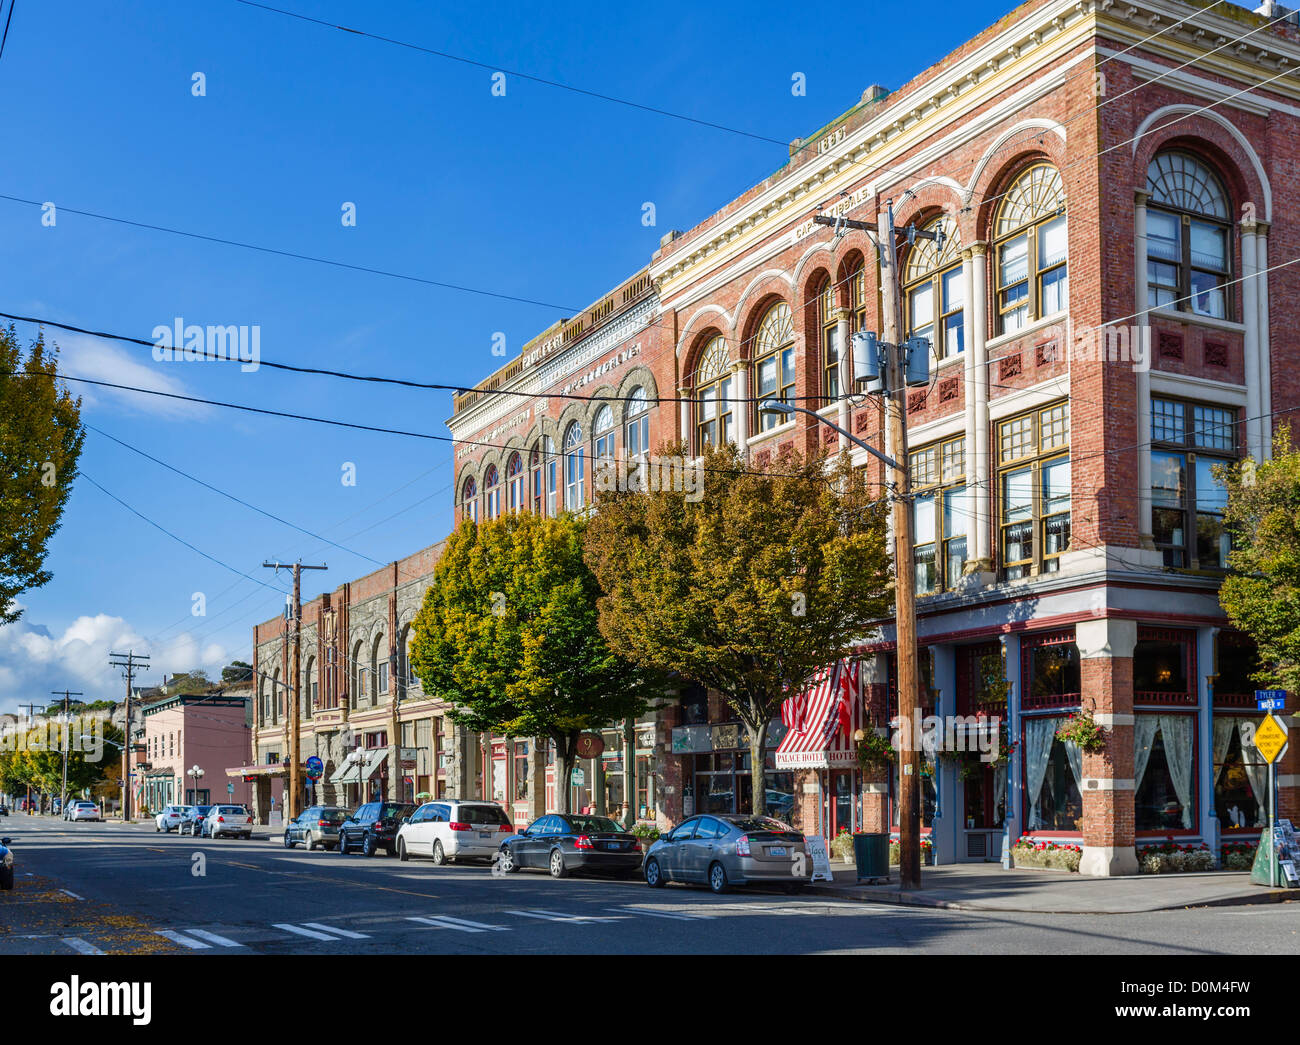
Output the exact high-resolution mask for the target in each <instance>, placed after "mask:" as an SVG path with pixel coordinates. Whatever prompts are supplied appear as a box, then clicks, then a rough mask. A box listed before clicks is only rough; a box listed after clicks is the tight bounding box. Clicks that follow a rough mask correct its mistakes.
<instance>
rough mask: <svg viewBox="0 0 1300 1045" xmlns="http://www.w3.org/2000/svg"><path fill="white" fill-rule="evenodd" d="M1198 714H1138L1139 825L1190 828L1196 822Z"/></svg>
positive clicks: (1136, 774) (1136, 800)
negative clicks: (1195, 752) (1196, 716)
mask: <svg viewBox="0 0 1300 1045" xmlns="http://www.w3.org/2000/svg"><path fill="white" fill-rule="evenodd" d="M1195 737H1196V722H1195V716H1193V715H1137V716H1136V717H1135V723H1134V727H1133V752H1134V756H1133V778H1134V780H1135V781H1136V782H1137V783H1136V786H1137V793H1136V797H1135V798H1134V803H1133V805H1134V808H1133V813H1134V819H1133V826H1134V827H1135V828H1136V829H1137V830H1138V831H1179V830H1182V831H1187V830H1191V828H1192V825H1193V824H1194V823H1195V817H1196V809H1195V803H1196V799H1195V790H1194V788H1195V780H1196V775H1195V759H1194V754H1193V752H1194V747H1195Z"/></svg>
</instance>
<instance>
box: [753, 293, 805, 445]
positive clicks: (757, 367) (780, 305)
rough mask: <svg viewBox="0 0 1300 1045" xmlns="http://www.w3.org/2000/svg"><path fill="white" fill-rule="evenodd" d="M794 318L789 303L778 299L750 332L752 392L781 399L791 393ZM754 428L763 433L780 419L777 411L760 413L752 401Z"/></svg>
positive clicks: (762, 396) (785, 398) (760, 396)
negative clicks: (752, 353)
mask: <svg viewBox="0 0 1300 1045" xmlns="http://www.w3.org/2000/svg"><path fill="white" fill-rule="evenodd" d="M794 383H795V382H794V320H793V318H792V317H791V315H790V306H789V305H787V304H786V303H785V302H784V301H778V302H777V303H776V304H775V305H773V306H772V307H771V308H770V309H768V310H767V315H765V316H764V317H763V321H762V322H761V323H759V325H758V330H757V331H756V332H755V334H754V395H755V396H756V398H757V399H758V400H759V402H761V401H762V400H764V399H779V400H781V401H782V402H785V401H786V400H787V399H788V398H789V397H790V396H792V395H794ZM754 414H755V416H756V417H757V418H758V426H757V430H758V431H760V432H766V431H767V430H768V429H769V428H775V427H776V426H777V425H778V424H779V423H780V422H781V420H782V416H781V415H780V414H777V413H774V412H770V411H769V412H767V413H764V412H762V411H760V410H759V409H758V403H755V409H754Z"/></svg>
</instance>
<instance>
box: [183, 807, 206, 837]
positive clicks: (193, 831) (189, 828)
mask: <svg viewBox="0 0 1300 1045" xmlns="http://www.w3.org/2000/svg"><path fill="white" fill-rule="evenodd" d="M215 808H216V806H190V807H189V810H190V811H189V812H188V813H186V814H185V819H183V820H182V821H181V822H180V825H179V826H178V827H177V828H176V833H177V834H180V835H199V834H202V833H203V821H204V819H205V818H206V817H207V815H208V813H209V812H211V811H212V810H213V809H215Z"/></svg>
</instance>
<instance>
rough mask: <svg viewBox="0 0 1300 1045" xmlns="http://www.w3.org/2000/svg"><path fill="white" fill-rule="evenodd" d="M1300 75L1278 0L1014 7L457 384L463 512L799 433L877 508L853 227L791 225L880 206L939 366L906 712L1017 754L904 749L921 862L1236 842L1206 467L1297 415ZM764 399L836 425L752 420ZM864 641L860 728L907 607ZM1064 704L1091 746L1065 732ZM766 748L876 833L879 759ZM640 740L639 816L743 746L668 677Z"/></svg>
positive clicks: (1244, 830)
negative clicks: (861, 484) (1051, 850)
mask: <svg viewBox="0 0 1300 1045" xmlns="http://www.w3.org/2000/svg"><path fill="white" fill-rule="evenodd" d="M1270 23H1272V24H1270ZM1298 61H1300V29H1298V28H1297V25H1296V22H1295V19H1294V18H1293V17H1285V16H1283V13H1282V11H1281V10H1280V9H1278V10H1270V11H1269V12H1267V13H1261V14H1257V13H1253V12H1251V11H1249V10H1247V9H1244V8H1237V7H1233V6H1231V5H1210V6H1206V5H1200V4H1196V5H1192V4H1188V3H1184V2H1181V0H1158V2H1157V0H1150V2H1146V0H1135V2H1134V3H1126V4H1122V5H1117V4H1114V3H1113V2H1111V0H1085V2H1083V3H1079V2H1077V0H1069V2H1066V0H1032V2H1030V3H1026V4H1023V5H1021V6H1020V7H1018V8H1017V9H1016V10H1015V11H1014V12H1012V13H1011V14H1010V15H1008V16H1007V17H1006V18H1003V19H1002V20H1000V21H999V22H998V23H997V24H995V25H993V26H992V27H990V28H989V29H987V30H986V31H984V32H983V33H981V34H979V35H978V36H977V37H975V38H974V39H973V40H970V41H968V42H967V43H966V44H964V45H963V46H962V47H960V48H958V49H957V50H956V51H955V52H954V53H952V54H950V55H948V56H947V57H945V58H944V59H942V60H941V61H939V62H937V63H936V64H934V65H933V66H931V67H930V68H929V69H927V70H925V71H924V72H923V73H921V74H920V75H918V76H917V77H916V78H915V79H913V80H912V81H911V82H910V83H908V84H906V85H904V86H903V87H901V88H899V89H897V90H894V91H887V90H885V89H883V88H876V87H873V88H870V89H869V90H868V91H867V92H866V93H865V94H864V95H863V97H862V99H861V101H860V102H859V103H858V104H857V105H855V106H854V107H853V108H852V109H850V110H849V111H848V112H846V113H844V114H843V115H842V116H840V117H838V118H837V119H835V120H833V121H832V122H830V123H829V124H827V125H826V126H825V127H823V128H821V129H820V130H818V131H817V132H815V133H814V134H812V135H810V136H808V137H807V138H804V139H798V140H796V141H795V142H793V143H791V146H790V158H789V162H788V163H787V164H786V165H785V166H783V167H782V168H781V169H780V170H779V171H777V172H775V173H774V174H773V175H772V176H770V177H769V178H767V179H765V180H764V181H763V182H761V183H760V184H758V185H756V186H754V187H752V188H751V189H749V190H748V191H746V192H744V193H743V194H742V195H740V196H738V197H737V198H736V199H735V200H733V201H731V202H730V203H728V204H727V205H726V206H724V207H723V208H721V209H720V210H719V211H718V212H716V213H715V214H712V215H710V216H709V217H707V218H706V219H705V220H704V221H702V222H701V223H700V224H699V225H697V226H696V227H695V228H693V229H690V230H689V231H686V232H684V233H678V232H672V233H669V234H668V235H666V236H665V237H664V238H663V240H662V242H661V245H660V247H659V249H658V250H657V251H656V253H655V254H654V256H653V257H652V258H651V260H650V263H649V265H648V267H647V268H646V269H644V270H643V271H641V272H639V273H637V274H636V275H635V276H633V277H632V278H631V279H629V280H628V281H626V282H624V283H622V284H620V285H619V286H617V287H616V288H615V290H614V291H613V292H612V293H611V294H609V295H607V296H605V297H603V298H602V299H600V300H599V301H597V302H596V303H594V304H593V305H592V306H591V307H590V308H589V309H586V310H584V312H583V313H582V314H580V315H579V316H577V317H573V318H570V319H566V320H564V321H561V322H559V323H556V324H555V325H554V326H553V327H551V328H550V329H548V330H547V331H545V332H544V333H543V334H541V335H540V336H539V337H537V338H535V339H534V340H533V341H531V342H529V343H528V344H527V345H525V346H524V348H523V351H522V353H521V354H520V356H519V357H517V358H516V359H514V360H512V361H511V362H510V363H509V364H507V365H506V366H505V367H503V368H502V369H501V370H499V371H498V372H497V373H495V374H493V375H491V376H489V377H488V378H487V379H486V380H485V381H484V382H483V383H482V384H480V385H479V386H478V387H477V388H475V389H473V390H471V391H469V392H466V393H464V394H462V395H460V396H457V397H456V399H455V401H454V412H453V416H452V418H451V420H450V422H449V424H450V427H451V430H452V433H453V435H454V436H455V438H456V439H457V440H458V443H457V446H456V450H455V454H456V475H457V478H456V488H455V489H456V506H457V516H458V519H460V518H471V519H476V520H477V519H487V518H492V517H494V516H496V515H498V514H500V513H502V512H507V511H520V510H530V511H540V512H546V513H548V514H550V513H554V512H558V511H562V510H566V509H567V510H573V511H580V510H586V509H587V508H588V507H589V506H590V505H591V504H592V503H593V500H594V498H595V496H596V493H597V491H596V489H595V482H596V475H597V474H598V470H597V469H596V468H595V467H594V464H595V462H597V461H600V460H601V459H609V458H612V459H614V460H615V461H620V462H626V463H628V464H629V466H630V467H631V468H633V469H635V468H636V467H637V463H638V462H642V461H649V460H653V457H654V454H655V452H656V450H657V449H658V448H660V447H662V446H664V445H666V444H668V443H681V444H684V445H685V446H686V447H687V452H688V453H690V454H698V453H699V452H700V449H701V447H702V446H703V445H704V444H706V443H717V442H722V441H730V442H733V443H735V444H736V445H738V446H739V447H741V448H742V449H743V450H744V451H745V452H746V453H747V454H748V456H749V458H750V460H751V461H752V462H754V464H755V465H756V466H760V467H761V466H763V465H764V464H765V463H766V462H767V461H769V460H771V459H772V457H773V456H774V455H775V454H776V452H777V451H778V450H779V449H780V448H781V447H782V446H784V445H786V444H793V445H794V446H796V447H797V448H798V449H800V450H802V451H804V452H810V451H814V450H818V449H824V450H828V451H831V452H846V453H850V454H852V455H853V459H854V463H855V464H857V465H858V466H860V467H861V468H863V469H865V471H866V473H867V477H868V479H869V480H870V481H872V482H874V483H877V484H882V490H883V483H884V481H885V476H884V475H883V474H882V471H881V466H880V465H879V464H878V463H877V462H876V461H875V460H874V459H872V458H871V457H869V456H868V455H867V454H865V452H863V451H861V450H860V449H856V448H854V447H852V445H851V444H849V443H848V441H847V440H846V439H845V438H844V437H843V436H842V435H841V434H840V433H839V432H837V430H836V428H833V427H831V426H830V423H834V424H835V425H837V426H838V427H839V428H841V429H845V430H848V431H850V432H852V433H853V434H854V435H856V436H858V437H860V438H862V439H864V440H865V441H867V442H868V443H870V444H872V445H874V446H877V447H880V448H881V449H883V450H885V451H886V452H888V453H897V452H898V450H896V449H895V448H893V447H890V446H889V444H888V440H887V439H886V437H885V432H884V424H883V410H882V403H881V400H880V399H879V397H877V396H871V395H855V394H851V393H853V392H855V391H856V389H855V385H854V375H853V373H852V361H851V358H850V353H849V352H848V351H847V346H848V345H849V343H850V336H851V334H852V333H853V332H855V331H857V330H874V331H879V330H881V325H882V319H881V305H880V294H881V285H880V284H881V280H880V268H879V265H878V262H877V255H876V245H875V243H874V242H873V239H872V236H871V234H869V233H867V232H865V231H858V230H850V229H844V228H830V227H827V226H825V225H821V224H818V223H816V222H814V221H813V218H814V216H815V215H817V214H822V215H827V216H832V217H833V216H839V215H842V216H845V217H848V218H851V219H860V220H865V221H869V222H879V221H883V217H884V215H885V213H886V210H887V207H888V206H889V205H890V204H891V203H892V206H893V209H894V213H895V218H896V221H897V223H898V225H899V226H900V227H904V228H905V227H907V226H914V227H916V228H918V229H925V230H941V231H942V232H943V234H944V235H943V238H942V241H941V242H936V241H931V240H926V239H919V238H918V239H916V240H915V241H914V242H912V243H910V244H908V243H904V245H903V247H902V252H901V256H900V258H899V273H900V276H901V283H902V293H901V300H902V321H903V325H904V326H905V328H906V330H905V333H906V335H908V336H912V337H923V338H925V339H927V340H928V341H929V343H930V345H931V349H932V357H931V360H930V383H929V385H928V386H927V387H924V388H917V389H914V390H912V391H911V392H910V393H909V395H908V403H907V406H908V414H909V417H908V441H909V446H908V450H909V460H908V464H909V466H910V469H911V478H912V483H913V487H914V489H915V491H916V496H915V499H914V509H913V510H914V513H915V515H914V519H915V529H916V541H917V549H916V561H915V563H914V564H913V568H914V569H915V571H916V579H917V588H918V592H919V593H920V599H919V608H918V617H919V622H918V627H919V635H920V643H921V646H922V649H921V654H922V657H921V660H922V674H923V679H924V682H923V690H924V692H923V694H922V703H923V704H924V705H925V706H926V709H927V713H930V714H934V715H936V716H939V717H941V718H942V717H944V716H957V715H967V714H970V715H983V716H987V717H991V718H995V719H997V720H999V721H1001V722H1005V724H1006V745H1005V746H1006V747H1011V746H1012V745H1014V749H1013V750H1012V751H1011V754H1010V757H1009V758H1006V759H1003V760H999V761H998V762H997V763H989V764H983V765H966V764H963V763H961V762H960V761H959V760H953V759H949V758H936V759H935V760H934V761H933V763H929V762H927V769H926V773H925V794H926V799H925V811H924V817H925V822H926V829H927V831H928V832H929V837H930V838H931V839H932V843H933V845H934V848H935V851H936V854H937V856H938V858H939V859H940V860H942V861H945V862H947V861H952V860H967V859H970V860H983V859H996V858H997V857H998V856H999V854H1001V853H1002V852H1003V850H1004V849H1005V846H1006V844H1007V842H1008V841H1009V840H1013V839H1015V838H1017V837H1019V836H1020V835H1021V834H1023V833H1029V834H1031V835H1033V836H1034V837H1036V838H1052V839H1056V840H1061V841H1068V842H1072V843H1074V844H1078V845H1080V846H1081V847H1082V850H1083V864H1082V870H1083V871H1084V872H1085V873H1090V874H1096V875H1109V874H1120V873H1128V872H1131V871H1133V870H1135V868H1136V847H1140V846H1141V845H1142V844H1143V843H1144V842H1145V841H1147V840H1152V841H1157V840H1163V839H1165V838H1166V837H1169V836H1173V837H1175V838H1177V839H1179V840H1180V841H1187V842H1202V841H1203V842H1204V843H1205V844H1207V845H1209V846H1210V847H1211V849H1213V850H1216V851H1217V849H1218V846H1219V844H1220V843H1221V842H1222V841H1225V840H1228V839H1230V838H1233V837H1242V838H1253V837H1255V836H1256V835H1258V831H1259V828H1260V825H1261V823H1262V819H1263V816H1264V813H1263V809H1264V803H1265V795H1264V784H1263V779H1264V776H1263V766H1262V763H1261V760H1260V758H1259V756H1258V752H1257V751H1255V749H1254V747H1253V744H1252V743H1251V742H1250V736H1251V735H1252V733H1251V731H1252V728H1253V725H1254V723H1255V722H1257V721H1258V716H1257V715H1256V713H1255V712H1254V704H1253V696H1252V690H1253V686H1252V685H1251V683H1250V681H1249V676H1250V673H1251V670H1252V668H1253V665H1254V655H1253V651H1252V650H1251V647H1250V644H1249V643H1248V642H1246V641H1245V640H1244V639H1243V638H1242V637H1241V636H1239V635H1237V634H1235V633H1234V632H1233V631H1232V630H1231V629H1230V627H1229V626H1228V623H1227V621H1226V619H1225V617H1224V614H1223V612H1222V610H1221V608H1220V606H1219V603H1218V599H1217V590H1218V587H1219V584H1220V583H1221V580H1222V577H1223V574H1224V569H1225V567H1226V563H1227V553H1228V550H1229V546H1228V538H1227V535H1226V534H1225V532H1224V529H1223V524H1222V511H1223V505H1224V493H1223V490H1222V487H1221V486H1220V485H1219V483H1218V481H1217V479H1216V476H1215V468H1216V466H1218V465H1220V464H1226V463H1230V462H1232V461H1234V460H1238V459H1240V458H1242V457H1244V456H1248V455H1249V456H1253V457H1255V458H1257V459H1258V458H1261V457H1264V456H1267V455H1268V454H1269V452H1270V449H1271V445H1272V439H1273V433H1274V430H1275V428H1276V426H1277V425H1278V424H1279V423H1280V422H1283V421H1285V420H1286V419H1287V418H1288V417H1289V416H1290V414H1291V413H1292V412H1294V411H1295V410H1296V409H1297V408H1300V378H1298V377H1297V376H1296V375H1297V374H1298V373H1300V368H1297V366H1296V362H1297V359H1298V353H1300V346H1298V345H1297V339H1296V334H1295V332H1294V329H1293V327H1292V326H1291V325H1290V324H1288V323H1287V322H1286V321H1285V315H1286V306H1287V302H1288V301H1290V300H1293V299H1294V298H1295V297H1296V295H1297V293H1298V292H1300V274H1297V272H1296V270H1295V269H1294V268H1291V267H1287V263H1288V262H1289V261H1291V260H1293V259H1295V258H1296V257H1298V256H1300V229H1297V228H1296V226H1295V225H1294V223H1293V222H1292V221H1291V220H1290V219H1289V217H1288V215H1289V213H1290V208H1289V205H1288V204H1289V203H1290V202H1292V201H1294V200H1295V199H1296V197H1297V194H1300V167H1298V166H1297V164H1296V159H1297V148H1298V146H1297V142H1300V135H1298V134H1297V133H1296V132H1297V131H1298V130H1300V85H1297V84H1296V83H1295V82H1294V78H1293V77H1286V76H1285V75H1284V74H1285V72H1286V70H1288V69H1289V68H1291V67H1293V66H1294V65H1295V64H1296V63H1297V62H1298ZM766 397H782V398H787V399H790V400H791V401H796V400H797V401H800V402H801V403H803V404H804V405H810V406H816V407H817V408H818V412H819V413H820V415H821V417H822V418H823V419H824V421H825V422H828V423H819V422H815V421H809V420H808V419H807V418H805V417H799V418H798V419H796V420H787V419H785V418H782V417H778V416H776V415H774V414H765V413H760V412H759V411H758V409H757V402H756V401H757V400H758V399H761V398H766ZM602 400H603V401H602ZM859 653H860V656H859V658H858V664H857V671H856V679H857V682H856V685H857V692H858V694H859V698H858V703H857V705H856V707H855V713H856V714H858V715H860V719H861V721H862V722H863V724H864V727H865V728H873V727H884V726H885V725H886V724H887V723H888V722H889V720H890V718H891V717H892V709H893V708H894V707H896V694H895V693H894V670H893V660H894V653H895V647H894V640H893V627H892V622H890V621H885V622H882V624H881V627H880V630H879V631H878V633H876V634H873V635H867V636H863V642H862V646H861V649H860V650H859ZM1080 710H1083V711H1090V712H1091V713H1092V715H1093V717H1094V719H1095V721H1096V722H1097V723H1098V725H1100V726H1101V727H1103V729H1104V731H1105V749H1104V751H1102V752H1100V753H1090V752H1084V751H1080V750H1079V749H1078V748H1077V747H1075V746H1074V745H1072V744H1068V743H1064V742H1062V741H1060V740H1058V739H1056V731H1057V729H1058V728H1059V726H1060V725H1061V724H1062V723H1063V722H1064V721H1065V719H1066V717H1067V716H1069V715H1070V714H1071V713H1073V712H1076V711H1080ZM777 733H778V737H777V739H775V740H774V743H773V751H772V753H771V755H770V763H769V765H770V769H771V773H772V776H771V779H770V782H769V787H768V795H766V796H765V799H764V804H765V805H766V806H767V808H769V809H770V810H771V811H773V812H782V811H784V812H785V813H786V815H788V816H789V817H790V818H791V819H793V820H794V821H795V822H796V824H797V825H798V826H800V827H801V828H802V829H803V830H804V831H805V832H806V833H813V832H823V833H825V834H827V835H833V834H834V833H835V832H836V831H838V830H840V829H841V828H849V829H851V830H852V829H859V828H862V827H866V828H868V829H886V828H888V827H889V826H890V825H891V823H894V822H896V815H897V814H896V809H895V807H894V802H893V795H894V794H895V791H896V786H895V782H894V781H892V780H890V779H889V774H887V773H883V772H872V771H866V772H864V771H863V770H862V769H861V768H859V766H858V764H857V760H856V758H855V757H853V755H852V752H851V751H850V750H848V749H847V748H845V749H843V750H839V749H837V750H827V751H825V752H823V753H820V754H819V753H816V752H812V753H808V752H805V753H804V754H803V755H802V756H801V757H800V758H796V759H793V760H786V761H785V762H784V764H782V765H781V766H778V761H779V759H778V757H777V750H776V748H777V747H778V746H779V744H780V740H779V730H778V731H777ZM654 735H655V743H654V745H653V748H651V749H650V750H651V751H652V759H651V761H652V762H653V770H652V774H653V776H654V779H655V781H656V788H657V802H656V804H655V809H656V812H657V813H658V818H659V819H660V821H661V822H664V821H667V822H671V821H673V820H675V819H679V818H680V817H681V816H682V815H684V814H686V813H687V812H688V811H703V810H705V809H715V810H718V811H724V810H727V809H739V808H744V804H745V803H746V802H747V797H746V795H745V793H744V789H745V787H746V786H748V785H747V779H748V776H747V774H748V766H747V760H748V754H747V752H746V750H745V748H746V745H745V742H744V737H743V734H739V735H738V730H737V727H736V723H735V721H734V716H732V715H730V714H729V713H728V711H727V709H726V708H725V706H723V705H722V704H721V702H720V701H718V700H716V698H715V697H714V696H713V695H711V694H700V693H688V692H683V693H680V694H676V695H674V696H673V698H672V700H671V704H670V706H669V707H667V708H665V709H663V710H662V711H661V712H660V713H659V714H658V716H657V719H656V728H655V730H654ZM830 746H831V747H832V748H834V747H835V745H834V744H832V745H830ZM1298 760H1300V750H1298V751H1293V752H1291V753H1290V754H1289V755H1288V756H1287V757H1286V762H1285V763H1284V764H1283V765H1282V767H1281V768H1280V770H1279V772H1280V787H1279V796H1280V810H1279V815H1281V816H1294V815H1296V814H1297V813H1298V812H1300V808H1298V807H1300V788H1298V787H1297V785H1298V784H1300V775H1298V773H1300V761H1298Z"/></svg>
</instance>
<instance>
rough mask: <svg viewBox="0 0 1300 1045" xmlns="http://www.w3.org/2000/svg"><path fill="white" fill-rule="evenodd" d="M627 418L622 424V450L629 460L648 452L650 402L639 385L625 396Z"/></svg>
mask: <svg viewBox="0 0 1300 1045" xmlns="http://www.w3.org/2000/svg"><path fill="white" fill-rule="evenodd" d="M624 416H625V417H626V418H627V421H626V423H625V424H624V425H623V452H624V453H625V454H627V459H628V461H629V462H631V461H633V460H636V459H637V458H640V457H644V456H645V455H646V454H648V453H649V452H650V404H649V403H647V402H646V398H645V389H644V388H642V387H640V386H639V385H638V386H637V387H636V388H634V389H632V392H631V394H630V395H629V396H628V397H627V411H626V413H625V414H624Z"/></svg>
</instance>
